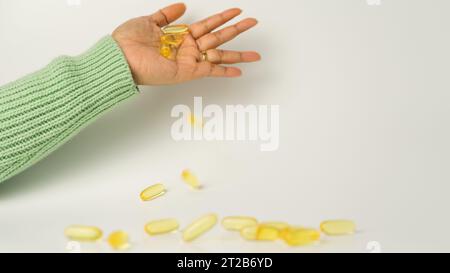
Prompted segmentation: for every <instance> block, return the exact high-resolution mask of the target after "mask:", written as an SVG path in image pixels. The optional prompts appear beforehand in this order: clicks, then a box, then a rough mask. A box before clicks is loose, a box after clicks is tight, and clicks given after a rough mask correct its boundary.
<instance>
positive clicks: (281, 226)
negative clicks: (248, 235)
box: [261, 222, 289, 231]
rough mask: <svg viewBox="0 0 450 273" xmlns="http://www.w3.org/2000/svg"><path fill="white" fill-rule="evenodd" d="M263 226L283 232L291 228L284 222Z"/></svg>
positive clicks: (268, 223) (265, 223) (269, 223)
mask: <svg viewBox="0 0 450 273" xmlns="http://www.w3.org/2000/svg"><path fill="white" fill-rule="evenodd" d="M261 225H264V226H267V227H272V228H275V229H277V230H278V231H282V230H284V229H286V228H288V227H289V224H287V223H284V222H263V223H261Z"/></svg>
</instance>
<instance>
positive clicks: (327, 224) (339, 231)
mask: <svg viewBox="0 0 450 273" xmlns="http://www.w3.org/2000/svg"><path fill="white" fill-rule="evenodd" d="M320 229H321V230H322V232H323V233H325V234H327V235H349V234H353V233H355V230H356V225H355V223H354V222H353V221H350V220H330V221H323V222H322V223H321V224H320Z"/></svg>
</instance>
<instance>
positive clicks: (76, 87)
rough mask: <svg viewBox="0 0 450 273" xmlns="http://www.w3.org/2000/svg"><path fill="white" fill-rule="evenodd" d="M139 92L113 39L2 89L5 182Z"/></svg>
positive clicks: (0, 174) (0, 175)
mask: <svg viewBox="0 0 450 273" xmlns="http://www.w3.org/2000/svg"><path fill="white" fill-rule="evenodd" d="M136 93H137V87H136V85H135V83H134V81H133V78H132V75H131V72H130V69H129V66H128V64H127V61H126V59H125V57H124V55H123V53H122V51H121V49H120V48H119V46H118V45H117V43H116V42H115V41H114V40H113V38H112V37H111V36H107V37H105V38H103V39H101V40H100V41H99V42H98V43H97V44H96V45H95V46H94V47H92V48H91V49H90V50H88V51H87V52H86V53H84V54H82V55H80V56H77V57H67V56H63V57H59V58H57V59H55V60H54V61H53V62H51V63H50V64H49V65H48V66H47V67H45V68H44V69H42V70H40V71H38V72H36V73H34V74H31V75H29V76H27V77H24V78H23V79H20V80H18V81H15V82H13V83H11V84H8V85H6V86H4V87H0V182H1V181H3V180H6V179H7V178H9V177H11V176H13V175H14V174H17V173H18V172H20V171H22V170H24V169H25V168H27V167H29V166H31V165H32V164H34V163H35V162H37V161H38V160H39V159H41V158H43V157H44V156H46V155H48V154H49V153H50V152H52V151H53V150H55V149H56V148H57V147H58V146H60V145H61V144H63V143H64V142H65V141H67V140H68V139H70V138H71V137H72V136H74V135H75V134H76V133H78V132H79V131H80V130H81V129H82V128H84V127H85V126H87V125H88V124H89V123H90V122H92V121H93V120H94V119H95V118H96V117H97V116H99V115H100V114H102V113H104V112H105V111H106V110H107V109H109V108H111V107H113V106H114V105H116V104H118V103H119V102H121V101H123V100H125V99H127V98H129V97H131V96H132V95H134V94H136Z"/></svg>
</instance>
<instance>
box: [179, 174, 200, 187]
mask: <svg viewBox="0 0 450 273" xmlns="http://www.w3.org/2000/svg"><path fill="white" fill-rule="evenodd" d="M181 178H182V179H183V180H184V182H186V184H188V185H189V186H191V187H192V188H193V189H200V188H201V184H200V182H199V181H198V179H197V177H196V176H195V175H194V174H193V173H192V172H191V171H189V170H184V171H183V172H182V173H181Z"/></svg>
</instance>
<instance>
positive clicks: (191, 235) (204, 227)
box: [183, 213, 217, 242]
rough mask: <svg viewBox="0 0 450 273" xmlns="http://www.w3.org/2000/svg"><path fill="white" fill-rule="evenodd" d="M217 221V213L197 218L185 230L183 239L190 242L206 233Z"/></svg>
mask: <svg viewBox="0 0 450 273" xmlns="http://www.w3.org/2000/svg"><path fill="white" fill-rule="evenodd" d="M216 223H217V215H216V214H214V213H212V214H208V215H205V216H203V217H201V218H200V219H197V220H196V221H194V222H193V223H191V224H190V225H189V226H188V227H187V228H186V229H185V230H184V231H183V240H184V241H186V242H190V241H192V240H194V239H196V238H198V237H199V236H200V235H202V234H204V233H205V232H207V231H208V230H210V229H211V228H213V227H214V226H215V225H216Z"/></svg>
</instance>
